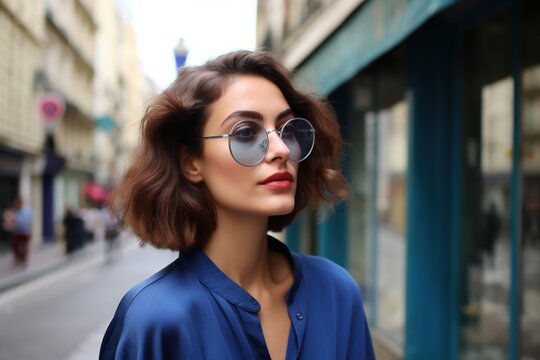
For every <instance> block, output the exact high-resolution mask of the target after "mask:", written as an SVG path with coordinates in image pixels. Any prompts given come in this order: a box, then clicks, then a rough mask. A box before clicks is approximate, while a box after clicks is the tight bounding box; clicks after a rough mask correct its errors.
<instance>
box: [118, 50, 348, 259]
mask: <svg viewBox="0 0 540 360" xmlns="http://www.w3.org/2000/svg"><path fill="white" fill-rule="evenodd" d="M241 75H255V76H260V77H263V78H265V79H268V80H269V81H271V82H272V83H274V84H275V85H276V86H277V87H278V88H279V89H280V90H281V92H282V93H283V95H284V97H285V99H286V100H287V102H288V104H289V106H290V108H291V110H292V111H293V113H294V114H295V116H297V117H303V118H306V119H309V120H310V122H311V123H312V124H313V127H314V128H315V131H316V137H315V139H316V140H315V146H314V149H313V152H312V153H311V155H310V156H309V157H308V158H307V159H306V160H304V161H303V162H301V163H300V164H299V170H298V185H297V190H296V195H295V206H294V210H293V211H292V212H291V213H289V214H286V215H279V216H271V217H270V218H269V221H268V230H271V231H281V230H282V229H283V228H284V227H285V226H287V225H288V224H290V223H291V222H292V221H293V219H294V218H295V216H296V215H297V214H298V213H299V212H300V211H301V210H302V209H304V208H305V207H306V206H313V207H316V206H318V205H321V204H322V203H326V204H330V205H331V204H333V203H335V202H338V201H341V200H344V199H346V198H347V196H348V186H347V183H346V181H345V178H344V177H343V175H342V174H341V171H340V168H339V157H340V155H341V146H342V140H341V136H340V131H339V125H338V121H337V119H336V115H335V112H334V111H333V109H332V107H331V106H330V105H329V104H328V103H327V102H326V101H325V100H323V99H319V98H317V97H316V96H315V95H313V94H311V93H308V92H302V91H299V90H297V89H295V87H294V86H293V84H292V81H291V74H290V73H289V72H288V70H287V69H286V68H285V67H284V66H283V65H282V64H281V63H280V62H279V61H278V60H277V59H276V58H275V57H274V56H273V55H272V54H270V53H269V52H266V51H253V52H252V51H236V52H232V53H228V54H225V55H222V56H220V57H218V58H216V59H214V60H210V61H208V62H206V63H205V64H204V65H201V66H194V67H186V68H184V69H182V70H181V71H180V73H179V75H178V77H177V78H176V80H175V81H174V82H173V83H172V84H171V85H170V86H169V87H168V88H167V89H166V90H164V91H163V92H161V93H160V94H159V95H157V96H156V97H155V99H154V100H153V101H152V103H151V104H150V105H149V106H148V108H147V110H146V112H145V114H144V116H143V118H142V121H141V127H140V130H141V139H140V143H139V146H138V148H137V150H136V152H135V154H134V156H133V158H132V160H131V163H130V165H129V166H128V168H127V170H126V172H125V173H124V175H123V177H122V178H121V179H120V181H119V183H118V185H117V186H116V188H115V190H114V193H113V197H112V200H113V201H112V205H111V207H112V209H113V211H114V212H115V214H116V216H117V217H118V218H119V219H120V221H121V223H122V224H123V225H124V226H128V227H130V228H131V229H132V230H133V232H134V233H135V235H137V236H138V237H139V239H140V241H141V245H145V244H147V243H150V244H151V245H153V246H155V247H157V248H166V249H172V250H180V251H184V250H187V249H189V248H192V247H202V246H203V245H204V244H205V243H206V242H207V241H208V239H209V238H210V236H211V234H212V232H213V231H214V230H215V228H216V222H217V221H216V210H215V206H214V201H213V199H212V197H211V195H210V192H209V191H208V189H207V188H206V186H205V185H204V184H193V183H191V182H190V181H189V180H188V179H187V178H186V177H185V176H184V175H183V173H182V170H181V162H180V159H181V153H182V151H187V152H188V153H189V154H190V155H192V156H197V155H200V154H201V152H202V144H201V142H193V141H192V139H196V138H199V137H200V136H201V133H202V128H203V125H204V122H205V121H206V119H207V118H208V116H209V113H208V111H209V108H210V105H212V104H213V103H215V102H216V101H217V100H218V99H219V98H220V96H221V94H222V93H223V92H224V90H225V89H226V87H227V85H228V84H230V82H231V81H232V80H233V79H234V78H235V77H237V76H241Z"/></svg>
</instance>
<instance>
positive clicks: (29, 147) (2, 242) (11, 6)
mask: <svg viewBox="0 0 540 360" xmlns="http://www.w3.org/2000/svg"><path fill="white" fill-rule="evenodd" d="M44 34H45V24H44V2H43V1H39V0H38V1H30V0H20V1H16V0H2V1H0V79H1V81H0V212H3V211H4V210H5V209H7V208H8V207H10V206H12V205H13V201H14V200H15V198H16V197H17V196H18V195H20V196H22V197H23V198H24V199H25V200H26V201H27V202H28V203H30V204H31V205H32V207H34V208H37V209H39V208H41V204H42V191H41V183H42V170H43V159H42V156H41V154H42V149H43V146H44V127H43V124H42V119H41V118H40V116H39V113H38V99H39V93H38V92H37V89H36V79H37V78H38V74H39V68H40V66H41V60H40V59H41V51H42V49H41V43H42V41H43V37H44ZM34 217H35V218H37V219H38V220H39V218H40V212H37V213H35V214H34ZM39 224H40V222H39V221H34V231H33V232H34V233H35V234H40V233H41V227H40V226H39ZM40 240H41V238H40V236H39V235H38V236H34V242H39V241H40ZM7 244H8V242H7V234H6V233H5V232H4V231H3V229H0V251H1V250H2V249H5V248H6V247H7Z"/></svg>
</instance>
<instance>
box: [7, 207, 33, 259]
mask: <svg viewBox="0 0 540 360" xmlns="http://www.w3.org/2000/svg"><path fill="white" fill-rule="evenodd" d="M4 227H5V228H6V229H7V230H9V231H10V232H11V237H10V245H11V249H12V251H13V256H14V260H15V265H16V266H26V265H27V263H28V251H29V247H30V239H31V236H32V208H31V207H30V206H28V205H27V204H25V202H24V200H23V199H22V198H21V197H18V198H17V199H16V200H15V203H14V206H13V209H12V210H8V211H6V213H5V214H4Z"/></svg>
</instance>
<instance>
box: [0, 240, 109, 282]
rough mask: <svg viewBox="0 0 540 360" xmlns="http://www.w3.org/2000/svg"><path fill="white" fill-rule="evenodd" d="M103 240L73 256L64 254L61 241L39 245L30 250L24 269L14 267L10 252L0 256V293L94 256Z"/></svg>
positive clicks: (100, 247) (98, 252)
mask: <svg viewBox="0 0 540 360" xmlns="http://www.w3.org/2000/svg"><path fill="white" fill-rule="evenodd" d="M104 246H105V241H104V240H97V239H96V240H94V241H93V242H92V243H89V244H87V245H86V246H85V247H84V248H83V249H80V250H78V251H76V252H74V253H73V254H70V255H66V254H65V245H64V242H63V241H56V242H55V243H52V244H41V245H38V246H36V247H34V248H32V249H30V254H29V255H28V264H27V265H26V266H25V267H21V266H14V264H13V255H12V254H11V252H7V253H3V254H0V292H2V291H5V290H7V289H9V288H12V287H14V286H17V285H19V284H22V283H25V282H27V281H30V280H32V279H35V278H37V277H39V276H42V275H45V274H47V273H48V272H50V271H52V270H55V269H57V268H59V267H61V266H62V265H65V264H67V263H72V262H74V261H79V260H81V259H85V258H88V257H90V256H95V255H97V254H100V253H102V252H103V251H105V250H104Z"/></svg>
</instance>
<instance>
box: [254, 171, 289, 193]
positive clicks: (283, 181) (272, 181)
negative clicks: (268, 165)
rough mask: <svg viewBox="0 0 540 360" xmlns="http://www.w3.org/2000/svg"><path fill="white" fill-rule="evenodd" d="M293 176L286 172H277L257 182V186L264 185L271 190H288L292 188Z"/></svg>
mask: <svg viewBox="0 0 540 360" xmlns="http://www.w3.org/2000/svg"><path fill="white" fill-rule="evenodd" d="M293 180H294V178H293V176H292V174H291V173H290V172H288V171H283V172H277V173H275V174H272V175H271V176H269V177H267V178H266V179H264V180H263V181H261V182H259V185H264V186H266V187H270V188H272V189H288V188H290V187H291V186H292V183H293Z"/></svg>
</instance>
